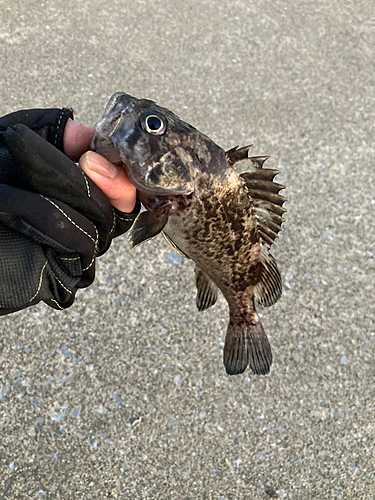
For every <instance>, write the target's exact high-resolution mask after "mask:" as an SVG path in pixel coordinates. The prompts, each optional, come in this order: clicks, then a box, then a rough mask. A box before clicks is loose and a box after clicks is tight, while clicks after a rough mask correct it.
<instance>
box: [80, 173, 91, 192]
mask: <svg viewBox="0 0 375 500" xmlns="http://www.w3.org/2000/svg"><path fill="white" fill-rule="evenodd" d="M80 170H81V169H80ZM81 172H82V175H83V178H84V179H85V183H86V190H87V196H88V197H89V198H91V193H90V186H89V183H88V181H87V177H86V175H85V172H84V171H83V170H81Z"/></svg>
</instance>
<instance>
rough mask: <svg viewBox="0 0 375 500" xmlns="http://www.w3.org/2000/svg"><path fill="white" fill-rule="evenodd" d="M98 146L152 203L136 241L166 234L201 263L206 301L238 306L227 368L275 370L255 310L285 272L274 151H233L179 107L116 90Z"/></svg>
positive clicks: (277, 291)
mask: <svg viewBox="0 0 375 500" xmlns="http://www.w3.org/2000/svg"><path fill="white" fill-rule="evenodd" d="M92 149H94V150H96V151H97V152H98V153H100V154H103V155H104V156H106V157H107V158H108V159H109V160H111V161H113V162H119V161H121V162H122V163H123V164H124V167H125V169H126V172H127V174H128V176H129V178H130V180H131V181H132V183H133V184H134V185H135V186H136V187H137V190H138V197H139V199H140V200H141V202H142V204H143V205H144V206H145V208H146V211H145V212H142V213H141V214H140V215H139V216H138V218H137V220H136V221H135V223H134V225H133V228H132V233H131V237H132V242H133V246H136V245H138V244H140V243H142V242H144V241H146V240H147V239H150V238H152V237H154V236H156V235H157V234H159V233H160V232H163V234H164V236H165V237H166V239H167V241H168V242H169V243H170V244H171V246H172V247H173V248H175V249H176V250H178V251H179V252H180V253H181V254H182V255H183V256H184V257H187V258H190V259H192V260H193V261H194V262H195V264H196V268H195V281H196V286H197V307H198V309H199V310H200V311H203V310H205V309H207V308H208V307H210V306H212V305H213V304H214V303H215V302H216V299H217V293H218V292H217V291H218V289H220V290H221V292H222V293H223V295H224V297H225V298H226V300H227V302H228V304H229V311H230V319H229V325H228V330H227V335H226V339H225V347H224V365H225V368H226V371H227V373H229V374H238V373H242V372H243V371H244V370H245V369H246V367H247V366H248V365H249V366H250V368H251V369H252V370H253V372H254V373H256V374H267V373H268V372H269V370H270V366H271V363H272V353H271V348H270V344H269V342H268V339H267V336H266V334H265V332H264V330H263V327H262V325H261V323H260V321H259V316H258V314H257V312H256V310H255V303H254V300H256V301H257V302H259V303H261V304H262V305H264V306H270V305H272V304H274V303H275V302H276V301H277V300H278V299H279V298H280V295H281V277H280V273H279V270H278V268H277V265H276V262H275V260H274V258H273V257H272V255H271V254H270V252H269V249H270V246H271V245H272V243H273V241H274V240H275V238H276V237H277V234H278V232H279V231H280V230H281V224H282V221H283V219H282V214H283V212H284V211H285V210H284V209H283V208H282V205H283V203H284V201H285V198H284V197H282V196H280V195H279V191H280V190H281V189H283V186H281V185H279V184H276V183H275V182H273V178H274V177H275V175H276V174H277V173H278V171H276V170H270V169H264V168H263V163H264V161H265V160H266V159H267V157H251V158H249V157H248V150H249V149H250V146H248V147H245V148H240V149H238V148H233V149H232V150H230V151H227V152H225V151H224V150H223V149H222V148H220V147H219V146H218V145H216V144H215V143H214V142H213V141H211V140H210V139H209V138H208V137H207V136H205V135H204V134H202V133H201V132H199V131H198V130H196V129H195V128H194V127H192V126H191V125H189V124H187V123H185V122H183V121H182V120H180V119H179V118H178V117H177V116H176V115H174V114H173V113H172V112H171V111H169V110H167V109H165V108H162V107H160V106H157V105H156V104H155V103H154V102H152V101H149V100H145V99H136V98H134V97H131V96H129V95H128V94H124V93H121V92H119V93H117V94H115V95H114V96H112V98H111V99H110V101H109V102H108V104H107V107H106V109H105V112H104V114H103V116H102V118H101V119H100V120H99V121H98V123H97V125H96V134H95V137H94V139H93V142H92Z"/></svg>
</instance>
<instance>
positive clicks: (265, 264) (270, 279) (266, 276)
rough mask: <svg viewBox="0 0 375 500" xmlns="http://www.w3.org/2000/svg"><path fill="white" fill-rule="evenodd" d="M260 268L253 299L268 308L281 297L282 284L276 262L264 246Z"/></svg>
mask: <svg viewBox="0 0 375 500" xmlns="http://www.w3.org/2000/svg"><path fill="white" fill-rule="evenodd" d="M260 267H261V273H260V281H259V283H258V284H257V286H256V287H255V292H254V297H255V299H256V301H257V302H259V304H262V306H265V307H269V306H272V305H273V304H275V303H276V302H277V301H278V300H279V298H280V297H281V293H282V282H281V275H280V271H279V269H278V267H277V264H276V261H275V259H274V258H273V256H272V255H271V254H270V253H269V251H268V248H267V247H266V246H265V245H263V247H262V254H261V259H260Z"/></svg>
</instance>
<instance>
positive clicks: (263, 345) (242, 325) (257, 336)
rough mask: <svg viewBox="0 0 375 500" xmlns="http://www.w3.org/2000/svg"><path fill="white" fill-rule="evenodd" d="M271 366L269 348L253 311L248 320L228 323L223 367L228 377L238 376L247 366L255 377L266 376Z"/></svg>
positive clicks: (236, 320)
mask: <svg viewBox="0 0 375 500" xmlns="http://www.w3.org/2000/svg"><path fill="white" fill-rule="evenodd" d="M271 364H272V352H271V346H270V343H269V342H268V338H267V335H266V334H265V332H264V330H263V327H262V324H261V323H260V321H259V317H258V315H257V313H256V312H255V311H254V312H252V313H251V315H249V316H248V318H246V319H245V318H244V319H243V320H241V321H238V318H232V317H231V319H230V321H229V325H228V330H227V335H226V338H225V346H224V366H225V369H226V371H227V373H228V375H238V374H239V373H243V372H244V371H245V370H246V367H247V365H249V366H250V368H251V369H252V370H253V372H254V373H255V374H256V375H266V374H267V373H269V371H270V367H271Z"/></svg>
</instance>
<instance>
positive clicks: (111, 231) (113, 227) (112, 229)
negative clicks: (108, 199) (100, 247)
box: [108, 210, 116, 236]
mask: <svg viewBox="0 0 375 500" xmlns="http://www.w3.org/2000/svg"><path fill="white" fill-rule="evenodd" d="M115 227H116V216H115V212H114V210H112V227H111V230H110V231H109V235H108V236H111V234H112V233H113V231H114V230H115Z"/></svg>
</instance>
